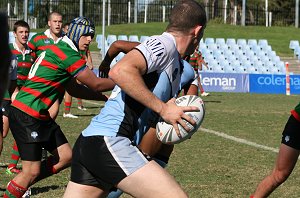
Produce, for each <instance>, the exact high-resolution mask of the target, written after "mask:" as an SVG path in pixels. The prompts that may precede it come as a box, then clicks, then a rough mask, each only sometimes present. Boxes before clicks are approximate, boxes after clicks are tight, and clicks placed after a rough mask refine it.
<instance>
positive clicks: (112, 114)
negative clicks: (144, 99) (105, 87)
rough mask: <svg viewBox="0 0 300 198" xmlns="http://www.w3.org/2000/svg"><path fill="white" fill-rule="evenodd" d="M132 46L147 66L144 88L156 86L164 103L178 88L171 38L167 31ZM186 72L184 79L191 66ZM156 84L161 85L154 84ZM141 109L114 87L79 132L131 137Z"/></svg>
mask: <svg viewBox="0 0 300 198" xmlns="http://www.w3.org/2000/svg"><path fill="white" fill-rule="evenodd" d="M136 49H137V50H139V51H140V52H141V53H142V54H143V56H144V58H145V60H146V63H147V66H148V68H147V69H148V70H147V73H146V74H145V75H143V79H144V81H145V84H146V85H147V87H148V88H149V89H150V90H151V91H153V92H156V91H155V90H156V89H159V90H157V93H158V94H160V95H161V96H162V97H161V99H162V100H163V101H165V102H166V101H168V99H170V98H172V97H176V95H177V93H178V91H179V89H180V81H181V76H182V73H183V62H182V60H181V58H180V55H179V53H178V51H177V50H176V44H175V40H174V37H173V36H172V35H171V34H169V33H164V34H162V35H160V36H153V37H151V38H150V39H148V40H147V41H145V42H144V43H141V44H140V45H138V46H137V47H136ZM189 71H190V72H187V79H190V80H193V79H194V77H195V74H194V71H193V69H192V68H191V67H190V70H189ZM158 83H160V85H161V86H156V85H157V84H158ZM137 107H138V108H137ZM145 110H146V107H145V106H143V105H142V104H140V103H139V102H137V101H135V100H134V99H133V98H131V97H130V96H128V95H127V94H126V93H125V92H123V91H122V90H121V89H120V88H119V87H118V86H116V87H115V88H114V90H113V91H112V94H111V96H110V98H109V100H108V101H107V102H106V104H105V106H104V108H102V109H101V112H100V114H98V115H97V116H96V117H94V118H93V119H92V121H91V123H90V125H89V126H88V127H87V128H86V129H85V130H84V131H83V132H82V135H83V136H97V135H102V136H125V137H128V138H129V139H131V140H133V138H134V136H135V135H136V131H138V130H139V128H140V126H141V124H140V123H139V121H140V118H141V116H142V115H143V112H144V111H145Z"/></svg>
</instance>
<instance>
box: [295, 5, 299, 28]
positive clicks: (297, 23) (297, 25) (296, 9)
mask: <svg viewBox="0 0 300 198" xmlns="http://www.w3.org/2000/svg"><path fill="white" fill-rule="evenodd" d="M295 27H296V28H298V27H299V0H296V7H295Z"/></svg>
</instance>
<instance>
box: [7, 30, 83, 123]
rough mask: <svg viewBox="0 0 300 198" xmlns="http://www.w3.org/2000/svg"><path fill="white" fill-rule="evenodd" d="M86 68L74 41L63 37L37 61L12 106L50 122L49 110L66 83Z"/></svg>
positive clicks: (62, 91)
mask: <svg viewBox="0 0 300 198" xmlns="http://www.w3.org/2000/svg"><path fill="white" fill-rule="evenodd" d="M85 68H86V61H85V60H84V59H83V58H82V57H81V55H80V53H79V52H78V50H77V48H76V47H75V45H74V44H73V42H72V41H71V40H70V39H69V38H68V37H66V36H65V37H63V38H62V39H60V41H59V42H58V43H57V44H56V45H50V46H49V47H48V48H47V49H46V50H45V51H43V52H42V53H41V54H40V56H39V57H38V58H37V59H36V61H35V62H34V64H33V65H32V67H31V69H30V72H29V74H28V78H27V80H26V82H25V85H24V86H23V87H22V88H21V90H20V91H19V93H18V94H17V96H16V99H15V100H14V101H13V103H12V105H13V106H14V107H16V108H18V109H20V110H21V111H24V112H25V113H27V114H28V115H30V116H32V117H35V118H37V119H41V120H47V119H49V113H48V109H49V108H50V107H51V105H52V104H53V103H54V102H55V101H56V99H58V97H60V95H61V94H63V93H64V86H65V84H66V83H67V82H68V81H69V80H71V78H73V77H74V76H76V75H78V73H79V72H80V71H82V70H83V69H85Z"/></svg>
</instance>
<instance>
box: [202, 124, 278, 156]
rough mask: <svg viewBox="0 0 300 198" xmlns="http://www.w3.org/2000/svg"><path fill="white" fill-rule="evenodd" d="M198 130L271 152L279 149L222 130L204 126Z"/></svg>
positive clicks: (276, 151)
mask: <svg viewBox="0 0 300 198" xmlns="http://www.w3.org/2000/svg"><path fill="white" fill-rule="evenodd" d="M200 130H201V131H204V132H206V133H211V134H214V135H216V136H219V137H223V138H225V139H229V140H232V141H235V142H239V143H242V144H246V145H249V146H253V147H255V148H261V149H264V150H268V151H272V152H275V153H278V152H279V149H276V148H273V147H269V146H265V145H261V144H257V143H255V142H251V141H248V140H245V139H242V138H237V137H234V136H231V135H227V134H225V133H223V132H218V131H214V130H211V129H206V128H202V127H201V128H200Z"/></svg>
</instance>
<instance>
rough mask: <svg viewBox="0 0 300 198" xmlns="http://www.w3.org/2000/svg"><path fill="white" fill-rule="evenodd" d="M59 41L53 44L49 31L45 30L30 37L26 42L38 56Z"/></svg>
mask: <svg viewBox="0 0 300 198" xmlns="http://www.w3.org/2000/svg"><path fill="white" fill-rule="evenodd" d="M58 41H59V39H58V40H57V41H56V42H55V41H54V40H53V38H52V36H51V34H50V30H49V29H47V30H46V31H45V32H39V33H37V34H35V35H33V36H32V38H31V39H30V41H29V42H28V46H29V47H30V48H31V49H32V50H33V51H34V52H35V53H36V55H37V56H39V55H40V54H41V53H42V52H43V51H44V50H46V49H47V48H49V47H50V46H51V45H53V44H56V43H57V42H58Z"/></svg>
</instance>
